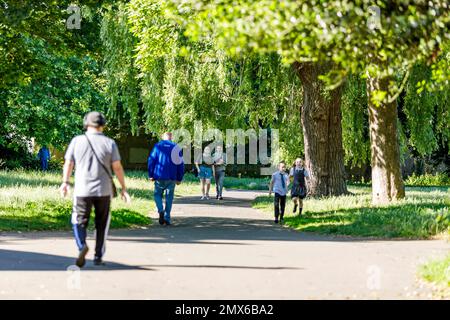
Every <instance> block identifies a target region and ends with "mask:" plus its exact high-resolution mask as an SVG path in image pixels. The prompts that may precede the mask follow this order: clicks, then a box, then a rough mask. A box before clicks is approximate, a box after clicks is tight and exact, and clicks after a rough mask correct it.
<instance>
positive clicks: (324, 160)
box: [293, 63, 347, 196]
mask: <svg viewBox="0 0 450 320" xmlns="http://www.w3.org/2000/svg"><path fill="white" fill-rule="evenodd" d="M293 66H294V68H295V70H296V72H297V75H298V76H299V78H300V80H301V82H302V86H303V105H302V111H301V123H302V127H303V137H304V145H305V162H306V166H307V168H308V169H309V173H310V181H309V184H308V189H309V194H310V195H311V196H338V195H342V194H346V193H347V185H346V183H345V169H344V149H343V147H342V125H341V94H342V90H341V88H340V87H339V88H337V89H335V90H332V91H328V90H326V89H325V84H324V83H323V82H322V81H321V80H319V78H318V76H319V75H321V74H324V73H325V72H326V71H327V68H326V65H323V64H318V63H294V65H293Z"/></svg>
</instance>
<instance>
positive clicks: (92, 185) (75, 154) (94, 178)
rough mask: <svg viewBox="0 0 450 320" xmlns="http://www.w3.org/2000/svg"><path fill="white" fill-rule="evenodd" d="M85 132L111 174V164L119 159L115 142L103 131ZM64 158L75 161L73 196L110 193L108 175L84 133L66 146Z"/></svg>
mask: <svg viewBox="0 0 450 320" xmlns="http://www.w3.org/2000/svg"><path fill="white" fill-rule="evenodd" d="M86 134H87V135H88V137H89V140H90V142H91V144H92V147H93V148H94V150H95V153H96V154H97V157H98V158H99V160H100V161H101V162H102V163H103V164H104V166H105V167H106V168H107V169H108V171H109V173H110V174H111V175H112V169H111V164H112V163H113V162H114V161H118V160H120V155H119V150H118V148H117V145H116V143H115V142H114V140H113V139H110V138H108V137H106V136H105V135H104V134H103V133H86ZM65 159H66V160H71V161H73V162H74V163H75V187H74V196H76V197H105V196H110V195H112V187H111V180H110V178H109V175H108V174H107V173H106V171H105V169H104V168H103V167H102V165H101V164H100V163H99V162H98V160H97V158H96V157H95V155H94V153H93V152H92V149H91V147H90V146H89V143H88V141H87V139H86V136H85V135H80V136H77V137H75V138H73V139H72V141H71V142H70V144H69V147H68V148H67V151H66V155H65Z"/></svg>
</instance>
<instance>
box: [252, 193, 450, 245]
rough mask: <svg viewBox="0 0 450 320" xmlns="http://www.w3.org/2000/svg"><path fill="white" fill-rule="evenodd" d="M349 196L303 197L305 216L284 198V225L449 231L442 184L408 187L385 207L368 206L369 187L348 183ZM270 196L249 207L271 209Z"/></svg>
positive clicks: (413, 235)
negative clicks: (286, 202)
mask: <svg viewBox="0 0 450 320" xmlns="http://www.w3.org/2000/svg"><path fill="white" fill-rule="evenodd" d="M349 191H351V192H352V193H353V195H347V196H340V197H329V198H320V199H314V198H307V199H306V200H305V201H304V210H305V213H306V214H305V215H303V216H301V217H298V216H293V215H289V213H291V212H292V208H293V204H292V201H288V205H287V208H286V212H287V213H288V215H287V216H286V217H285V225H287V226H289V227H291V228H294V229H297V230H300V231H308V232H317V233H322V234H335V235H348V236H361V237H376V238H409V239H428V238H432V237H435V236H446V235H448V233H449V225H450V213H449V189H448V188H445V187H408V188H407V189H406V195H407V197H406V199H403V200H400V201H396V202H393V203H391V204H390V205H386V206H372V205H371V195H370V188H368V187H357V186H349ZM272 201H273V197H270V198H269V197H268V196H263V197H258V198H257V199H255V201H254V203H253V207H254V208H257V209H261V210H263V211H265V212H270V213H272V212H273V202H272Z"/></svg>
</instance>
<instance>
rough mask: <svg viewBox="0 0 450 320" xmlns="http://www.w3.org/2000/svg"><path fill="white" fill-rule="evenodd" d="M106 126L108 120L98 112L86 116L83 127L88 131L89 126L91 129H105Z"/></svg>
mask: <svg viewBox="0 0 450 320" xmlns="http://www.w3.org/2000/svg"><path fill="white" fill-rule="evenodd" d="M105 124H106V118H105V116H104V115H103V114H101V113H100V112H98V111H92V112H89V113H88V114H86V115H85V116H84V120H83V125H84V128H85V129H86V128H87V127H88V126H90V127H95V128H98V127H103V126H104V125H105Z"/></svg>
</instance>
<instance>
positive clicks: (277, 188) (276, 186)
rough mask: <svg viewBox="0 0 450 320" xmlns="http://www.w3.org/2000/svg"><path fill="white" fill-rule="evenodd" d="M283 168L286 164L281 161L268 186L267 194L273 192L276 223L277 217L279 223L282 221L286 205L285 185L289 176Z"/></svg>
mask: <svg viewBox="0 0 450 320" xmlns="http://www.w3.org/2000/svg"><path fill="white" fill-rule="evenodd" d="M285 170H286V164H285V163H284V162H283V161H282V162H280V163H279V164H278V171H277V172H275V173H274V174H272V180H271V181H270V186H269V196H271V195H272V191H273V192H274V193H275V198H274V200H273V204H274V214H275V221H274V222H275V223H278V217H280V223H283V221H284V209H285V207H286V195H287V187H288V184H289V176H288V174H287V173H286V172H285Z"/></svg>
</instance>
